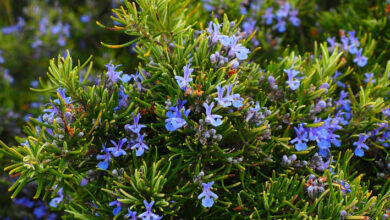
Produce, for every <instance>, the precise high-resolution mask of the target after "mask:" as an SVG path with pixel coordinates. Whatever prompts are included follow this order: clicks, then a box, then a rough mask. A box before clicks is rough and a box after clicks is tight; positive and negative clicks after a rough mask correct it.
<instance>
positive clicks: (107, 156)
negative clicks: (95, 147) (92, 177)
mask: <svg viewBox="0 0 390 220" xmlns="http://www.w3.org/2000/svg"><path fill="white" fill-rule="evenodd" d="M101 152H104V154H103V155H96V159H97V160H103V161H101V162H99V163H98V165H97V166H98V167H99V168H100V169H103V170H106V169H107V168H108V163H109V162H110V160H111V154H110V151H109V150H108V149H107V148H106V145H104V144H103V149H102V150H101Z"/></svg>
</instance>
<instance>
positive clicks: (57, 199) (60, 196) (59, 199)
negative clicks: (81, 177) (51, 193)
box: [49, 188, 64, 208]
mask: <svg viewBox="0 0 390 220" xmlns="http://www.w3.org/2000/svg"><path fill="white" fill-rule="evenodd" d="M57 195H58V197H55V198H53V199H52V200H51V201H50V203H49V205H50V206H51V207H54V208H56V207H57V206H58V204H60V203H61V202H62V200H64V194H63V189H62V188H60V189H59V190H58V192H57Z"/></svg>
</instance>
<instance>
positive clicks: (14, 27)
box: [1, 17, 24, 34]
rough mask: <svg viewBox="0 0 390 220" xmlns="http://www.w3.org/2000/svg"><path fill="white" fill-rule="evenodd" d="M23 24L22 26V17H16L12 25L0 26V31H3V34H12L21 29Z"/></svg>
mask: <svg viewBox="0 0 390 220" xmlns="http://www.w3.org/2000/svg"><path fill="white" fill-rule="evenodd" d="M23 26H24V18H22V17H18V23H16V24H15V25H12V26H7V27H3V28H1V32H3V34H12V33H15V32H19V31H21V30H22V28H23Z"/></svg>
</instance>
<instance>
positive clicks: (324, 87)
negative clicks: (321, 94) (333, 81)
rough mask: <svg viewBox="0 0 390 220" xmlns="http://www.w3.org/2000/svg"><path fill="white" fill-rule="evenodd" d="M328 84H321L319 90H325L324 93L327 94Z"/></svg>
mask: <svg viewBox="0 0 390 220" xmlns="http://www.w3.org/2000/svg"><path fill="white" fill-rule="evenodd" d="M329 87H330V86H329V84H328V83H322V84H321V86H320V89H323V90H325V93H327V92H328V89H329Z"/></svg>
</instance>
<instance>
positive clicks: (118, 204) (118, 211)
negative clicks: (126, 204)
mask: <svg viewBox="0 0 390 220" xmlns="http://www.w3.org/2000/svg"><path fill="white" fill-rule="evenodd" d="M108 205H109V206H116V207H115V208H114V209H113V210H112V214H113V215H118V214H119V213H120V212H121V210H122V208H121V205H122V203H120V202H119V201H118V200H115V201H112V202H110V203H109V204H108Z"/></svg>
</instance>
